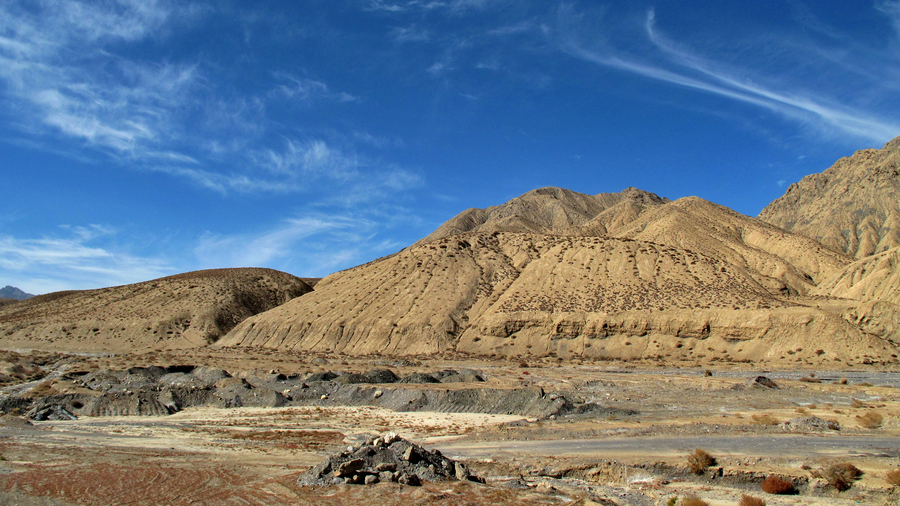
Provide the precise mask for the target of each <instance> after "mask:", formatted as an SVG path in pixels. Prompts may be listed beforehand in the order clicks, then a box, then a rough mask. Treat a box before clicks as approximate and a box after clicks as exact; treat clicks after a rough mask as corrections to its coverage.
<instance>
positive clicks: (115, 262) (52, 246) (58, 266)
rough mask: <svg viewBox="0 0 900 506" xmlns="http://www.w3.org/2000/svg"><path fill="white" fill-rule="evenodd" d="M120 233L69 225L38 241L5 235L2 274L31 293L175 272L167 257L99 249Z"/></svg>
mask: <svg viewBox="0 0 900 506" xmlns="http://www.w3.org/2000/svg"><path fill="white" fill-rule="evenodd" d="M117 233H118V232H117V231H116V230H115V229H114V228H112V227H109V226H106V225H89V226H76V227H69V226H65V227H62V230H61V232H60V233H59V234H56V235H45V236H42V237H37V238H21V237H13V236H9V235H0V271H2V272H3V274H4V278H5V282H7V283H10V284H13V285H16V283H19V284H21V285H23V286H27V290H26V291H31V292H32V293H47V292H53V291H58V290H69V289H85V288H99V287H104V286H113V285H122V284H128V283H136V282H139V281H146V280H148V279H154V278H158V277H162V276H165V275H168V274H172V273H173V272H174V270H173V267H172V266H171V265H170V264H169V262H168V261H167V260H165V259H163V258H159V257H146V256H139V255H134V254H132V253H130V252H128V251H126V250H116V249H113V248H110V247H109V246H106V247H104V246H101V245H99V243H101V242H105V241H108V240H109V238H110V237H111V236H114V235H116V234H117Z"/></svg>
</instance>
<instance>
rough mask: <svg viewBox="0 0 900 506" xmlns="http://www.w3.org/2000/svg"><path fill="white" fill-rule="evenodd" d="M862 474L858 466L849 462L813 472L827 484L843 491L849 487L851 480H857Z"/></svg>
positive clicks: (851, 484) (851, 483)
mask: <svg viewBox="0 0 900 506" xmlns="http://www.w3.org/2000/svg"><path fill="white" fill-rule="evenodd" d="M862 474H863V473H862V471H860V470H859V468H858V467H856V466H854V465H853V464H851V463H849V462H842V463H840V464H834V465H833V466H829V467H827V468H825V469H822V470H820V471H817V472H815V473H813V476H814V477H816V478H822V479H824V480H825V481H827V482H828V484H829V485H831V486H832V487H834V488H836V489H837V490H838V491H841V492H843V491H845V490H848V489H850V487H851V486H853V482H854V481H856V480H858V479H859V478H860V477H861V476H862Z"/></svg>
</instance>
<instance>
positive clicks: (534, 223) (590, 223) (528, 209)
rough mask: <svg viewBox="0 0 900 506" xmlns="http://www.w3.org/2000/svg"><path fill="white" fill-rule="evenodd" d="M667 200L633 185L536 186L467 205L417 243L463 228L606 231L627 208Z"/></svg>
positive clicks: (563, 232) (573, 232)
mask: <svg viewBox="0 0 900 506" xmlns="http://www.w3.org/2000/svg"><path fill="white" fill-rule="evenodd" d="M666 202H668V199H664V198H661V197H659V196H657V195H654V194H652V193H649V192H645V191H642V190H638V189H636V188H628V189H625V190H624V191H622V192H620V193H601V194H599V195H587V194H584V193H578V192H573V191H571V190H565V189H563V188H539V189H537V190H532V191H530V192H528V193H526V194H524V195H521V196H519V197H516V198H514V199H512V200H510V201H509V202H506V203H505V204H502V205H499V206H493V207H489V208H487V209H467V210H465V211H463V212H461V213H460V214H458V215H456V216H455V217H453V218H451V219H450V220H449V221H447V222H446V223H444V224H443V225H441V226H440V227H438V229H437V230H435V231H434V232H432V233H431V234H430V235H428V237H425V238H424V239H422V240H421V241H419V242H417V243H416V244H424V243H427V242H431V241H434V240H437V239H442V238H444V237H449V236H451V235H457V234H462V233H466V232H524V233H535V234H547V235H605V234H606V233H607V229H606V227H607V226H608V225H610V224H613V225H617V224H618V220H617V217H621V216H625V217H626V219H627V218H628V217H629V213H627V212H626V210H629V209H632V210H634V209H643V208H644V207H645V206H655V205H660V204H664V203H666ZM613 208H615V209H613ZM605 211H612V212H611V213H609V212H607V213H606V215H605V216H603V217H602V216H601V214H604V212H605ZM635 212H637V211H635ZM632 214H633V213H632Z"/></svg>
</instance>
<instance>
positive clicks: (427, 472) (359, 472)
mask: <svg viewBox="0 0 900 506" xmlns="http://www.w3.org/2000/svg"><path fill="white" fill-rule="evenodd" d="M444 480H459V481H465V480H468V481H475V482H479V483H484V480H483V479H482V478H479V477H477V476H474V475H472V474H470V473H469V470H468V468H466V466H465V465H464V464H462V463H461V462H456V461H454V460H451V459H448V458H447V457H444V456H443V455H441V452H439V451H438V450H433V451H431V450H427V449H425V448H422V447H421V446H419V445H417V444H414V443H411V442H409V441H407V440H405V439H403V438H401V437H400V436H398V435H397V434H395V433H393V432H389V433H387V434H385V435H384V436H381V437H377V438H371V439H369V440H368V441H366V443H365V444H363V445H362V446H360V447H354V446H351V447H348V448H347V451H344V452H341V453H338V454H335V455H332V456H331V457H329V458H328V459H327V460H325V461H324V462H322V463H321V464H319V465H317V466H315V467H312V468H310V469H309V470H307V471H306V472H305V473H303V474H302V475H300V477H299V478H298V479H297V483H298V484H299V485H300V486H305V487H309V486H323V485H337V484H341V483H347V484H351V485H373V484H376V483H381V482H396V483H400V484H403V485H410V486H418V485H421V484H422V481H444Z"/></svg>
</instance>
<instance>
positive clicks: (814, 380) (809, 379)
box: [800, 376, 822, 383]
mask: <svg viewBox="0 0 900 506" xmlns="http://www.w3.org/2000/svg"><path fill="white" fill-rule="evenodd" d="M800 381H802V382H804V383H821V382H822V380H820V379H819V378H814V377H812V376H804V377H802V378H800Z"/></svg>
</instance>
